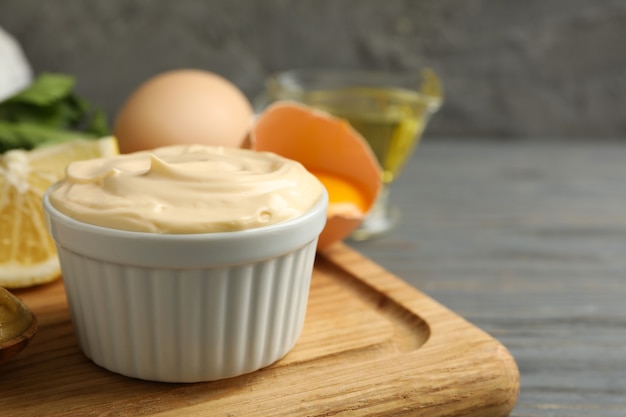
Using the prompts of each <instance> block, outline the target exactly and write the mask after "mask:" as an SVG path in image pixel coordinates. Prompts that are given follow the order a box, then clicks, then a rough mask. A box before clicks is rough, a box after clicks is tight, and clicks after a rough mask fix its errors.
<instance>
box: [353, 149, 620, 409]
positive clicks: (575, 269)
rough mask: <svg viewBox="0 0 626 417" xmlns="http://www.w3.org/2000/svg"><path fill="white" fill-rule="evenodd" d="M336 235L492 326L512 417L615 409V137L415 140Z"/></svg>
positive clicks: (617, 405)
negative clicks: (377, 196)
mask: <svg viewBox="0 0 626 417" xmlns="http://www.w3.org/2000/svg"><path fill="white" fill-rule="evenodd" d="M391 200H392V201H393V202H394V203H395V204H396V206H397V207H398V208H399V209H400V210H401V211H402V218H401V220H400V224H399V227H397V228H396V229H395V230H394V231H393V232H392V233H391V234H389V235H387V236H385V237H381V238H378V239H375V240H371V241H367V242H348V243H349V244H350V245H351V246H353V247H354V248H356V249H357V250H359V251H360V252H361V253H363V254H365V255H367V256H368V257H370V258H371V259H373V260H374V261H376V262H377V263H378V264H380V265H382V266H383V267H385V268H386V269H388V270H389V271H390V272H392V273H394V274H395V275H397V276H398V277H400V278H402V279H404V280H406V281H408V282H410V283H411V284H413V285H414V286H415V287H417V288H418V289H420V291H422V292H424V293H426V294H428V295H430V296H431V297H432V298H434V299H436V300H437V301H439V302H441V303H442V304H444V305H445V306H447V307H448V308H450V309H451V310H453V311H455V312H457V313H458V314H460V315H461V316H463V317H465V318H467V319H468V320H469V321H471V322H472V323H474V324H475V325H477V326H478V327H480V328H482V329H483V330H485V331H487V332H488V333H490V334H491V335H492V336H494V337H496V338H497V339H499V340H500V341H501V342H502V343H503V344H504V345H506V346H507V348H508V349H509V350H510V351H511V353H512V354H513V356H514V357H515V359H516V361H517V363H518V366H519V369H520V375H521V392H520V397H519V401H518V404H517V406H516V408H515V410H514V412H513V414H512V415H513V416H528V417H530V416H559V417H560V416H616V417H617V416H620V417H623V416H626V142H624V143H619V142H617V141H616V142H600V141H593V140H589V141H578V142H567V141H539V140H534V141H518V142H497V141H492V142H489V141H478V142H477V141H473V140H459V141H451V140H445V141H442V140H434V139H432V140H430V139H425V140H424V142H423V143H422V144H421V145H420V147H419V148H418V150H417V152H416V153H415V155H414V157H413V158H412V160H411V161H410V163H409V164H408V166H407V167H406V169H405V171H404V172H403V174H402V176H401V177H400V178H399V179H398V181H397V182H396V183H395V184H394V185H393V187H392V189H391Z"/></svg>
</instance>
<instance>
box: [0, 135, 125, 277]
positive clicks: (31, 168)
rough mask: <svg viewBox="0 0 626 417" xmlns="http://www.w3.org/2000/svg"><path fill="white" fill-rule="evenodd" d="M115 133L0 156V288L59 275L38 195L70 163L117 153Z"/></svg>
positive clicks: (10, 152) (58, 176)
mask: <svg viewBox="0 0 626 417" xmlns="http://www.w3.org/2000/svg"><path fill="white" fill-rule="evenodd" d="M117 153H118V148H117V142H116V141H115V139H114V138H113V137H106V138H102V139H98V140H73V141H69V142H64V143H61V144H57V145H50V146H45V147H41V148H37V149H34V150H32V151H26V150H22V149H16V150H11V151H8V152H5V153H4V154H1V155H0V287H6V288H23V287H29V286H32V285H36V284H42V283H46V282H50V281H53V280H55V279H57V278H58V277H59V276H60V268H59V261H58V258H57V254H56V249H55V245H54V242H53V240H52V238H51V237H50V235H49V234H48V231H47V229H46V225H45V222H44V216H43V208H42V205H41V199H42V197H43V193H44V192H45V191H46V189H47V188H48V187H49V186H50V185H51V184H53V183H54V182H56V181H57V180H59V179H61V178H63V176H64V175H65V167H66V166H67V164H69V163H70V162H72V161H77V160H81V159H90V158H97V157H101V156H109V155H115V154H117Z"/></svg>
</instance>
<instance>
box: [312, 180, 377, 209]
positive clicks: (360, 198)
mask: <svg viewBox="0 0 626 417" xmlns="http://www.w3.org/2000/svg"><path fill="white" fill-rule="evenodd" d="M311 173H312V174H313V175H315V176H316V177H317V179H318V180H320V182H321V183H322V184H323V185H324V187H326V191H328V212H329V214H343V215H353V216H357V217H360V216H363V215H364V214H365V212H366V211H367V206H368V205H367V198H366V197H365V195H363V192H362V191H361V190H360V189H359V188H358V187H357V186H356V185H354V184H353V183H351V182H350V181H348V180H345V179H343V178H341V177H338V176H337V175H333V174H327V173H325V172H319V171H311Z"/></svg>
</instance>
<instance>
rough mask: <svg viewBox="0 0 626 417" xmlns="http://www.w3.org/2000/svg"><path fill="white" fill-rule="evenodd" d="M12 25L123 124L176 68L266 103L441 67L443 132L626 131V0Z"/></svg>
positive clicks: (26, 6) (396, 0) (150, 7)
mask: <svg viewBox="0 0 626 417" xmlns="http://www.w3.org/2000/svg"><path fill="white" fill-rule="evenodd" d="M0 26H2V27H3V28H4V29H5V30H6V31H7V32H9V33H11V34H12V35H13V36H14V37H15V38H16V39H17V40H18V41H19V42H20V44H21V46H22V48H23V49H24V51H25V53H26V55H27V57H28V60H29V61H30V63H31V66H32V67H33V69H34V70H35V72H42V71H59V72H65V73H69V74H72V75H74V76H76V77H77V79H78V82H79V86H78V89H79V92H80V93H81V94H82V95H84V96H85V98H87V99H88V100H89V101H91V102H93V103H96V104H99V105H100V106H102V107H104V108H105V110H106V111H107V113H108V114H109V116H110V118H111V119H112V118H113V117H114V116H115V114H116V112H117V110H118V109H119V107H120V105H121V104H122V103H123V101H124V100H125V98H126V97H127V96H128V94H129V93H130V92H131V91H132V90H133V89H134V88H135V87H137V86H138V85H139V83H141V82H142V81H144V80H146V79H147V78H148V77H151V76H153V75H155V74H157V73H159V72H162V71H165V70H168V69H172V68H182V67H194V68H203V69H207V70H211V71H214V72H217V73H220V74H222V75H224V76H226V77H227V78H229V79H230V80H231V81H233V82H234V83H235V84H237V85H238V86H239V87H240V88H241V89H242V90H243V91H244V92H245V93H246V94H247V95H248V96H249V97H250V98H251V99H253V98H254V97H255V96H256V95H257V94H258V93H259V92H260V91H261V89H262V88H263V80H264V78H265V77H266V76H267V75H268V74H270V73H272V72H274V71H277V70H283V69H289V68H301V67H340V68H369V69H376V68H384V69H397V68H401V69H407V68H413V67H416V66H421V65H427V66H430V67H432V68H434V69H435V70H436V71H437V72H438V73H439V75H440V76H441V78H442V79H443V82H444V84H445V88H446V95H447V96H446V102H445V105H444V107H443V108H442V110H441V111H440V113H438V114H437V115H436V117H435V118H434V119H433V121H432V123H431V124H430V125H429V127H428V129H427V132H426V136H427V137H429V138H436V137H441V138H444V137H455V138H470V139H471V138H498V139H506V138H510V139H516V138H530V137H532V138H545V139H557V138H561V139H562V138H567V139H570V138H571V139H574V138H587V139H602V138H609V139H616V138H623V137H625V136H626V117H624V113H625V109H626V52H625V48H624V46H625V44H626V1H624V0H467V1H461V0H438V1H435V0H431V1H426V0H413V1H411V0H379V1H375V0H299V1H289V0H259V1H251V0H205V1H201V0H179V1H171V0H152V1H148V0H138V1H122V0H107V1H84V0H56V1H35V0H0Z"/></svg>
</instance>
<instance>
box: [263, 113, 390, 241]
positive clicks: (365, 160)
mask: <svg viewBox="0 0 626 417" xmlns="http://www.w3.org/2000/svg"><path fill="white" fill-rule="evenodd" d="M251 140H252V143H251V147H252V148H253V149H255V150H258V151H270V152H274V153H277V154H279V155H282V156H284V157H287V158H290V159H293V160H296V161H298V162H300V163H302V165H304V167H305V168H307V169H308V170H309V171H311V172H313V173H316V172H323V173H325V174H329V175H332V176H333V177H336V178H338V179H341V180H343V181H346V182H347V183H349V184H351V185H352V186H353V187H354V188H355V189H356V190H358V192H359V193H360V195H361V196H362V203H363V206H364V208H365V210H364V211H363V210H356V211H355V210H347V211H346V210H342V207H344V206H345V204H341V203H339V204H337V203H333V200H335V201H337V196H336V195H333V193H334V190H333V189H330V188H329V187H327V188H328V193H329V197H330V203H329V206H328V220H327V223H326V227H325V228H324V230H323V231H322V233H321V235H320V237H319V242H318V249H323V248H325V247H327V246H329V245H331V244H332V243H334V242H337V241H341V240H343V239H345V238H346V237H348V236H349V235H350V234H351V233H352V232H353V231H354V230H355V229H356V228H357V227H358V226H359V225H360V224H361V222H362V221H363V219H364V218H365V215H366V214H367V213H368V212H369V210H370V209H371V208H372V206H373V205H374V202H375V201H376V198H377V197H378V194H379V192H380V190H381V187H382V182H381V167H380V165H379V163H378V161H377V159H376V157H375V156H374V153H373V152H372V150H371V148H370V146H369V144H368V143H367V142H366V141H365V139H364V138H363V137H362V136H361V135H360V134H359V133H358V132H357V131H356V130H355V129H353V128H352V127H351V126H350V124H349V123H348V122H347V121H346V120H343V119H340V118H337V117H334V116H332V115H330V114H328V113H326V112H323V111H320V110H317V109H313V108H311V107H308V106H305V105H302V104H299V103H295V102H291V101H278V102H275V103H274V104H272V105H270V106H269V107H267V108H266V109H265V110H264V111H263V112H262V113H261V114H259V116H258V118H257V120H256V122H255V124H254V125H253V128H252V132H251ZM335 194H336V193H335ZM334 197H335V198H334Z"/></svg>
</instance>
